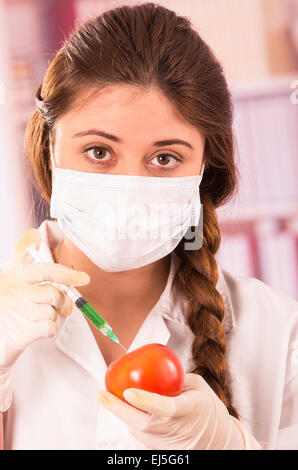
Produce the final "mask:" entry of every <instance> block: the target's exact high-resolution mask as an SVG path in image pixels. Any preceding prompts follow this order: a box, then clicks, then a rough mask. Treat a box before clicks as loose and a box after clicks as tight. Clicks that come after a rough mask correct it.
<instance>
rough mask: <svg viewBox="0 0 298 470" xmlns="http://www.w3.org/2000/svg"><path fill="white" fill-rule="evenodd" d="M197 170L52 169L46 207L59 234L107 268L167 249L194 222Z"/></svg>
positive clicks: (136, 264)
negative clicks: (173, 173) (167, 173)
mask: <svg viewBox="0 0 298 470" xmlns="http://www.w3.org/2000/svg"><path fill="white" fill-rule="evenodd" d="M202 175H203V171H202V173H201V175H194V176H182V177H152V176H149V177H147V176H135V175H112V174H104V173H87V172H80V171H75V170H68V169H62V168H55V169H54V176H55V179H54V183H53V188H52V197H51V207H50V213H51V217H52V218H56V219H57V221H58V225H59V227H60V228H61V230H62V231H63V232H64V234H65V235H66V236H67V237H68V238H69V239H70V240H71V241H72V242H73V243H74V244H75V245H76V246H77V247H78V248H79V249H80V250H81V251H82V252H83V253H85V255H86V256H87V257H88V258H89V259H90V260H91V261H92V262H93V263H95V264H96V265H97V266H98V267H99V268H101V269H102V270H104V271H108V272H119V271H127V270H130V269H136V268H140V267H142V266H145V265H147V264H150V263H153V262H154V261H157V260H159V259H161V258H163V257H164V256H166V255H168V254H169V253H171V252H172V251H173V250H174V249H175V248H176V246H177V245H178V243H179V242H180V240H181V239H182V238H183V237H184V236H185V234H186V232H187V230H188V229H189V227H191V226H198V223H199V220H200V211H201V207H202V205H201V201H200V192H199V186H200V182H201V179H202Z"/></svg>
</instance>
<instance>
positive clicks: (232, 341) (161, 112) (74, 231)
mask: <svg viewBox="0 0 298 470" xmlns="http://www.w3.org/2000/svg"><path fill="white" fill-rule="evenodd" d="M37 107H38V109H37V110H36V111H35V112H34V113H33V115H32V117H31V119H30V122H29V124H28V127H27V131H26V139H25V150H26V154H27V155H28V158H29V160H30V162H31V164H32V166H33V169H34V173H35V176H36V179H37V181H38V184H39V188H40V190H41V193H42V195H43V197H44V198H45V200H46V201H47V202H48V203H49V204H50V208H51V216H52V218H53V220H51V221H45V222H43V223H42V224H41V226H40V227H39V229H38V230H37V229H32V230H30V231H28V232H27V233H26V234H25V235H24V236H23V237H22V238H21V239H20V241H19V243H18V244H17V246H16V249H15V251H14V253H13V255H12V257H11V258H10V260H9V262H8V263H7V265H6V266H5V267H4V268H3V271H2V273H0V274H1V277H0V292H1V297H0V312H1V316H0V322H1V328H0V330H1V364H0V367H1V382H0V383H1V388H0V391H1V395H0V397H1V410H2V412H3V423H4V425H3V429H4V448H5V449H196V450H197V449H243V450H245V449H263V448H264V449H270V448H271V449H277V448H291V447H292V448H298V445H297V444H298V443H297V437H296V436H297V428H298V400H297V396H298V395H297V391H298V375H297V374H298V366H297V362H298V361H295V360H294V359H295V357H294V356H293V354H294V352H295V350H294V349H293V348H294V345H295V344H297V343H295V341H296V339H297V338H298V336H297V335H298V304H297V302H296V301H295V300H294V299H291V298H290V297H288V296H286V295H285V294H283V293H282V292H279V291H277V290H274V289H272V288H270V287H268V286H266V285H265V284H264V283H263V282H261V281H259V280H257V279H254V278H243V277H237V276H235V275H233V274H232V273H229V272H228V271H226V270H224V269H221V268H220V266H218V265H217V263H216V261H215V257H214V255H215V253H216V252H217V250H218V248H219V245H220V231H219V226H218V222H217V217H216V212H215V210H216V208H217V207H218V206H219V205H221V204H223V203H224V202H226V201H227V200H228V199H229V198H231V197H232V194H233V193H234V191H235V188H236V183H237V177H236V168H235V163H234V146H233V134H232V117H233V113H232V102H231V96H230V93H229V90H228V87H227V83H226V80H225V78H224V75H223V71H222V67H221V65H220V64H219V62H218V61H217V60H216V58H215V57H214V55H213V53H212V51H211V50H210V48H209V47H208V46H207V45H206V44H205V43H204V41H203V40H202V39H201V38H200V36H199V35H198V33H197V32H195V31H194V30H193V29H192V27H191V24H190V21H189V20H188V19H186V18H184V17H179V16H177V15H176V14H175V13H174V12H172V11H170V10H168V9H166V8H164V7H161V6H158V5H154V4H153V3H144V4H142V5H138V6H134V7H128V6H123V7H121V8H116V9H113V10H110V11H106V12H105V13H103V14H102V15H101V16H99V17H97V18H93V19H90V20H88V22H86V23H85V24H84V25H82V26H80V27H77V28H76V30H75V31H74V32H73V33H72V35H71V36H70V37H69V38H68V39H67V40H66V41H65V43H64V44H63V46H62V48H61V49H60V50H59V51H58V53H57V55H56V57H55V58H54V60H53V61H52V63H51V64H50V66H49V68H48V70H47V72H46V74H45V77H44V80H43V83H42V85H41V86H40V87H39V90H38V93H37ZM124 202H125V203H126V204H127V207H128V208H131V207H132V206H133V205H134V204H135V203H136V204H137V205H138V208H141V210H140V212H139V216H140V217H139V219H138V222H139V226H140V227H141V228H140V229H138V228H136V227H137V225H133V224H134V222H135V220H136V216H131V215H129V212H127V213H126V212H125V211H124V210H123V211H122V210H120V213H119V208H120V207H122V206H121V204H122V203H124ZM156 204H157V205H158V204H163V206H162V207H163V209H164V210H165V211H166V212H167V214H166V218H165V219H164V221H161V219H160V218H159V217H153V218H152V219H150V217H151V215H150V214H151V213H150V211H149V212H148V213H147V212H146V211H147V210H151V209H152V207H153V205H156ZM182 207H183V208H184V212H183V213H182V214H183V217H184V216H185V219H183V220H182V216H181V212H180V211H179V210H180V209H181V208H182ZM167 208H169V209H171V210H169V211H167ZM172 209H173V210H172ZM117 211H118V212H117ZM144 214H146V215H148V214H149V215H150V217H149V219H150V220H149V222H150V223H152V224H153V225H152V226H153V227H154V228H155V229H161V228H169V227H170V226H171V227H172V225H174V224H173V222H174V221H175V223H176V225H177V227H176V228H175V229H174V228H169V230H168V232H167V235H166V236H165V237H164V238H163V239H162V238H161V237H159V238H156V237H155V238H154V237H153V236H151V237H149V236H148V237H147V238H146V239H145V240H144V239H142V238H138V234H144V229H145V226H146V222H148V221H147V220H146V221H142V217H143V216H144ZM116 215H117V217H116ZM145 218H146V217H145ZM116 219H117V221H116V222H119V220H121V223H122V226H121V227H122V228H123V227H124V228H125V229H128V228H129V226H130V228H131V224H132V226H133V229H132V230H130V232H131V234H132V235H133V236H130V237H129V236H125V237H122V238H121V237H120V236H116V237H115V236H114V237H113V236H112V235H111V234H108V235H109V236H108V235H106V236H105V237H102V236H101V235H102V232H104V230H106V229H107V228H111V226H113V227H114V225H115V220H116ZM201 221H202V222H201ZM142 223H143V225H142ZM171 224H172V225H171ZM201 225H202V240H201V243H200V236H199V237H198V238H197V232H196V231H195V232H194V234H195V235H191V233H193V232H192V230H191V231H190V232H189V231H187V229H188V227H195V230H197V228H200V226H201ZM114 228H115V227H114ZM118 228H119V227H118ZM178 229H179V230H178ZM138 230H139V231H138ZM115 233H116V234H117V235H119V231H117V230H116V232H113V235H115ZM125 233H126V235H127V232H125ZM194 238H197V240H195V242H196V243H195V242H194V240H193V239H194ZM186 240H192V241H190V242H189V244H188V245H187V244H186ZM198 241H199V242H198ZM31 244H34V245H36V247H37V248H38V249H39V251H40V253H41V254H42V255H43V256H44V257H45V259H47V260H48V263H39V264H36V263H32V258H31V256H30V255H29V254H28V253H27V251H26V250H27V248H28V246H29V245H31ZM53 262H54V263H55V264H52V263H53ZM51 282H56V283H62V284H64V285H73V286H79V290H80V292H81V293H82V295H84V296H85V298H87V299H88V300H89V301H90V303H91V304H92V305H93V306H94V307H95V308H96V310H97V311H99V312H102V313H103V315H104V318H105V319H106V320H107V322H108V323H109V324H110V325H111V326H112V328H113V331H114V333H115V334H116V335H117V337H118V338H119V339H120V341H121V344H122V345H123V346H124V347H125V348H127V349H128V350H129V351H131V350H134V349H136V348H137V347H139V346H141V345H144V344H147V343H161V344H166V345H168V346H169V347H170V348H171V349H173V351H175V353H176V354H177V355H178V357H179V358H180V360H181V362H182V364H183V367H184V370H185V384H184V389H183V392H182V393H181V394H180V395H178V396H176V397H166V396H161V395H158V394H153V393H149V394H148V393H146V392H145V391H144V392H142V391H141V392H140V391H139V392H140V393H141V396H139V398H138V397H137V396H135V395H134V394H133V393H132V392H133V390H130V391H128V392H125V397H126V398H127V400H128V402H130V403H131V405H133V406H131V405H130V404H128V403H125V402H123V401H122V400H119V399H118V398H117V397H115V396H114V395H112V394H110V393H108V392H104V390H105V386H104V375H105V371H106V368H107V366H108V365H109V364H110V363H111V362H112V361H114V360H116V359H118V358H120V357H121V356H122V355H123V349H121V347H120V346H119V345H118V344H116V343H114V342H112V341H111V340H110V339H108V338H107V337H105V336H103V335H102V334H101V333H100V332H99V331H98V330H96V328H94V326H93V325H92V323H90V322H89V320H87V319H86V318H85V317H84V316H83V315H82V313H81V312H80V310H78V309H77V308H76V307H73V306H72V305H71V302H70V301H69V299H68V298H67V297H66V296H65V295H64V294H63V293H62V292H61V291H59V289H57V288H56V287H54V286H53V285H51V284H50V283H51ZM37 283H42V285H34V284H37ZM38 339H42V341H37V340H38ZM98 391H101V392H102V393H101V394H100V395H98V398H99V401H98V400H97V399H96V396H97V394H98Z"/></svg>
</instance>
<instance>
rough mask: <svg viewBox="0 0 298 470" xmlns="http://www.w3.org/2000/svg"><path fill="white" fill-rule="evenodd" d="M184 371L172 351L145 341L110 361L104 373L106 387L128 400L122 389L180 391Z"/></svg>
mask: <svg viewBox="0 0 298 470" xmlns="http://www.w3.org/2000/svg"><path fill="white" fill-rule="evenodd" d="M183 384H184V370H183V367H182V364H181V362H180V360H179V359H178V357H177V356H176V354H175V353H174V352H173V351H172V350H171V349H170V348H168V347H167V346H164V345H163V344H159V343H152V344H146V345H145V346H142V347H140V348H138V349H135V350H134V351H131V352H130V353H127V354H125V355H124V356H123V357H121V359H118V360H116V361H113V362H111V364H110V365H109V367H108V369H107V372H106V375H105V385H106V389H107V390H108V391H109V392H111V393H113V394H114V395H116V396H117V397H119V398H121V400H123V401H125V402H126V403H128V402H127V401H126V400H125V398H124V396H123V391H124V390H125V389H127V388H130V387H134V388H140V389H142V390H147V391H148V392H154V393H159V394H160V395H167V396H175V395H179V394H180V393H181V392H182V387H183Z"/></svg>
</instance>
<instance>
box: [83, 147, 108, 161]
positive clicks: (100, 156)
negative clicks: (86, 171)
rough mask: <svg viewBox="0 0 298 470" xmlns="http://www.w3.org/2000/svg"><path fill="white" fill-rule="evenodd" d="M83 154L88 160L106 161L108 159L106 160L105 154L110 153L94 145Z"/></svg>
mask: <svg viewBox="0 0 298 470" xmlns="http://www.w3.org/2000/svg"><path fill="white" fill-rule="evenodd" d="M84 153H86V155H87V157H88V159H90V160H92V161H93V162H94V161H101V162H102V161H108V160H110V158H106V155H107V153H110V151H109V150H108V149H106V148H105V147H99V146H97V145H94V146H93V147H89V148H87V149H86V150H85V151H84Z"/></svg>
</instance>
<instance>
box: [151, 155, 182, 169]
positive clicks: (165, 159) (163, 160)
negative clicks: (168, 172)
mask: <svg viewBox="0 0 298 470" xmlns="http://www.w3.org/2000/svg"><path fill="white" fill-rule="evenodd" d="M154 160H156V162H157V163H158V165H157V166H159V167H165V168H174V167H175V168H176V166H177V162H180V163H181V160H180V159H179V158H178V157H175V156H174V155H171V154H170V153H160V154H159V155H157V156H156V157H154V158H153V159H152V160H151V162H153V161H154ZM169 162H170V163H171V162H172V164H170V165H169Z"/></svg>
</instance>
